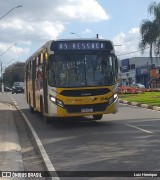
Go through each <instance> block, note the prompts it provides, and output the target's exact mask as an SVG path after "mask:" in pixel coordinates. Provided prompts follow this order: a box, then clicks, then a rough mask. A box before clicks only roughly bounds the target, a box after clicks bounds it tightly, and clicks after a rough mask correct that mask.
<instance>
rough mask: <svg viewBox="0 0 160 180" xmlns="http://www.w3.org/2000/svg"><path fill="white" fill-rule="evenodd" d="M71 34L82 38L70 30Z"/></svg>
mask: <svg viewBox="0 0 160 180" xmlns="http://www.w3.org/2000/svg"><path fill="white" fill-rule="evenodd" d="M71 34H74V35H76V36H77V37H79V38H82V37H81V36H79V35H78V34H76V33H74V32H71Z"/></svg>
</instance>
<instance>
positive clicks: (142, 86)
mask: <svg viewBox="0 0 160 180" xmlns="http://www.w3.org/2000/svg"><path fill="white" fill-rule="evenodd" d="M133 86H134V87H136V88H140V89H141V88H145V86H144V85H143V84H140V83H137V84H134V85H133Z"/></svg>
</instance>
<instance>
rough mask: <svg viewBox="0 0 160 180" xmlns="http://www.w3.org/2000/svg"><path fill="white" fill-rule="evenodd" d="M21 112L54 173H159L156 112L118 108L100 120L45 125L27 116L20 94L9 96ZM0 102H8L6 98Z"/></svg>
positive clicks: (158, 114)
mask: <svg viewBox="0 0 160 180" xmlns="http://www.w3.org/2000/svg"><path fill="white" fill-rule="evenodd" d="M10 96H12V97H13V98H14V99H15V101H16V102H17V103H18V106H19V107H20V108H21V109H22V111H23V112H24V113H25V115H26V116H27V118H28V119H29V121H30V122H31V124H32V126H33V127H34V129H35V131H36V132H37V134H38V136H39V138H40V140H41V141H42V144H43V146H44V148H45V150H46V152H47V154H48V156H49V158H50V160H51V162H52V164H53V166H54V168H55V169H56V170H58V171H160V141H159V139H160V112H157V111H153V110H149V109H144V108H139V107H133V106H128V105H123V104H120V105H119V112H118V113H117V114H115V115H112V114H111V115H104V117H103V119H102V120H101V121H91V120H90V119H83V120H82V119H81V120H80V119H79V120H74V121H73V120H72V121H71V120H69V119H64V120H60V121H59V122H56V123H52V124H45V122H44V121H43V118H42V116H41V115H40V114H39V113H34V114H30V112H29V109H28V105H27V104H26V102H25V100H24V95H23V94H13V95H12V94H10ZM0 100H1V101H8V102H11V101H12V99H11V98H10V97H9V96H8V95H3V96H2V95H0Z"/></svg>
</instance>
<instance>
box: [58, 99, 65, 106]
mask: <svg viewBox="0 0 160 180" xmlns="http://www.w3.org/2000/svg"><path fill="white" fill-rule="evenodd" d="M57 105H58V106H60V107H64V104H63V102H62V101H61V100H59V99H57Z"/></svg>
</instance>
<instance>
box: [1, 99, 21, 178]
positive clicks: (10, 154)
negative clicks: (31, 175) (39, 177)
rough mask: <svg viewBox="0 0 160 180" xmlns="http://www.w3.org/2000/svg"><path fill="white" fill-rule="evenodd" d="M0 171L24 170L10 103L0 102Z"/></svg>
mask: <svg viewBox="0 0 160 180" xmlns="http://www.w3.org/2000/svg"><path fill="white" fill-rule="evenodd" d="M0 171H24V166H23V161H22V153H21V146H20V142H19V136H18V132H17V128H16V125H15V120H14V114H13V109H12V105H10V104H7V103H1V102H0ZM4 179H9V178H4Z"/></svg>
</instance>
